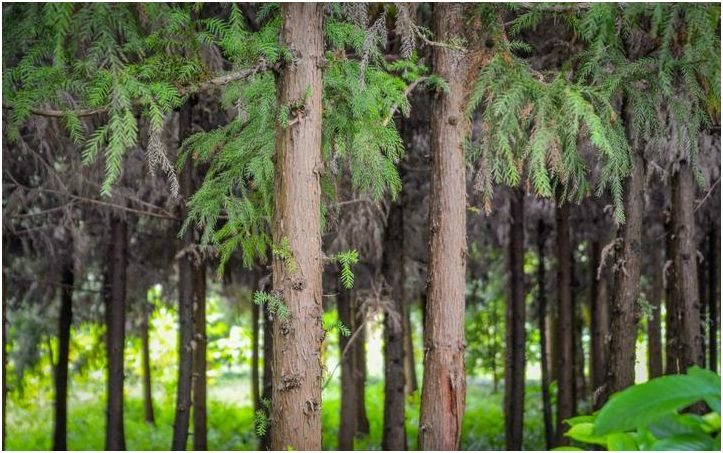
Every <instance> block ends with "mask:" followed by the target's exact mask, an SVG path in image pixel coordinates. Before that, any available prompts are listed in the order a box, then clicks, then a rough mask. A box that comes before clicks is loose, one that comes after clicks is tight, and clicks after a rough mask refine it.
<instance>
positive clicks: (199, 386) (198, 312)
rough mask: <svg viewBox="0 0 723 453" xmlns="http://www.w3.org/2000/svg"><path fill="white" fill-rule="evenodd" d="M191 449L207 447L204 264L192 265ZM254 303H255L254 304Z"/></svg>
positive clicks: (204, 448)
mask: <svg viewBox="0 0 723 453" xmlns="http://www.w3.org/2000/svg"><path fill="white" fill-rule="evenodd" d="M193 285H194V286H193V295H194V304H193V305H194V306H193V308H194V314H193V323H194V329H193V330H194V332H193V337H194V340H195V343H194V349H193V449H194V450H195V451H204V450H207V449H208V441H207V437H208V436H207V432H206V428H207V423H206V264H205V263H195V264H194V266H193ZM254 305H255V304H254Z"/></svg>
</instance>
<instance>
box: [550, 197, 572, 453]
mask: <svg viewBox="0 0 723 453" xmlns="http://www.w3.org/2000/svg"><path fill="white" fill-rule="evenodd" d="M560 192H561V190H560V189H558V198H557V206H556V207H555V228H556V233H557V244H556V245H557V326H556V327H557V329H556V340H557V341H556V343H557V349H558V355H557V419H556V424H557V429H556V436H555V444H556V446H561V445H567V444H568V443H569V440H568V438H567V437H565V436H564V434H565V431H566V430H567V427H568V426H567V425H566V424H565V423H564V421H565V420H566V419H568V418H570V417H572V416H573V415H575V409H574V408H575V400H574V391H575V389H574V385H575V381H574V375H575V373H574V369H573V366H574V357H573V356H574V354H575V345H574V343H573V331H572V329H573V323H574V313H575V309H574V306H573V302H572V281H571V277H572V276H571V275H570V271H571V260H570V258H571V256H572V254H571V246H570V205H569V204H568V203H566V202H564V201H563V200H561V195H560Z"/></svg>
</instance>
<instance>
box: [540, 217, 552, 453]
mask: <svg viewBox="0 0 723 453" xmlns="http://www.w3.org/2000/svg"><path fill="white" fill-rule="evenodd" d="M546 237H547V231H546V228H545V223H544V222H543V221H542V220H540V221H539V223H538V226H537V253H538V262H537V320H538V328H539V329H540V368H541V373H542V379H541V380H542V382H541V383H540V386H541V387H542V417H543V422H544V425H545V448H546V449H547V450H550V449H551V448H552V447H553V445H552V442H553V437H554V431H553V428H552V405H551V402H550V369H549V364H548V359H547V358H548V355H547V351H548V346H547V345H548V338H547V322H546V319H547V289H546V287H545V286H546V285H545V282H546V277H545V239H546Z"/></svg>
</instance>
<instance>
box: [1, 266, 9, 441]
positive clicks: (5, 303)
mask: <svg viewBox="0 0 723 453" xmlns="http://www.w3.org/2000/svg"><path fill="white" fill-rule="evenodd" d="M4 256H6V255H4ZM5 264H6V262H5V261H4V260H3V265H4V266H3V270H2V272H3V279H2V291H3V294H2V296H3V308H2V312H3V326H2V328H3V352H2V355H3V375H2V381H3V421H2V423H3V426H2V428H3V433H2V449H3V450H5V433H6V432H7V431H6V430H5V420H6V416H7V413H8V411H7V410H6V409H7V401H8V381H7V376H8V373H7V370H8V316H7V307H8V292H7V282H8V278H7V273H6V271H5V269H6V267H5Z"/></svg>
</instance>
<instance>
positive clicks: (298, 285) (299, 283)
mask: <svg viewBox="0 0 723 453" xmlns="http://www.w3.org/2000/svg"><path fill="white" fill-rule="evenodd" d="M291 288H292V289H294V290H295V291H303V290H304V289H305V288H306V280H305V279H304V278H302V277H294V278H293V279H292V280H291Z"/></svg>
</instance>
